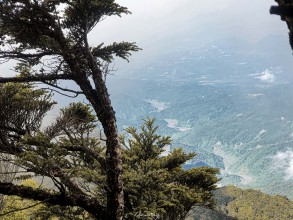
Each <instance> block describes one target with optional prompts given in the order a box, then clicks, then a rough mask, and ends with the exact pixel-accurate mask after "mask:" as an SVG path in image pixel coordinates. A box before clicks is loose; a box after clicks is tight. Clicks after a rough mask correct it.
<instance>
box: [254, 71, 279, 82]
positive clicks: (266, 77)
mask: <svg viewBox="0 0 293 220" xmlns="http://www.w3.org/2000/svg"><path fill="white" fill-rule="evenodd" d="M255 78H256V79H259V80H260V81H263V82H268V83H273V82H275V80H276V77H275V75H274V74H273V73H272V72H271V71H270V70H268V69H266V70H265V71H263V72H261V73H257V74H256V77H255Z"/></svg>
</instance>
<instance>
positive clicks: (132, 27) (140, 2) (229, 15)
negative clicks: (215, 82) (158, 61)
mask: <svg viewBox="0 0 293 220" xmlns="http://www.w3.org/2000/svg"><path fill="white" fill-rule="evenodd" d="M117 2H118V3H119V4H121V5H123V6H126V7H128V9H129V10H130V11H131V12H132V14H131V15H123V16H122V17H121V18H120V17H114V16H113V17H109V18H106V19H105V20H104V21H102V22H101V23H99V24H98V25H97V27H96V28H95V29H94V30H93V31H92V33H91V34H90V42H91V44H92V45H93V46H94V45H97V44H100V43H101V42H105V43H106V44H109V43H111V42H113V41H117V42H119V41H129V42H137V45H138V46H139V47H141V48H142V49H143V51H140V52H138V53H135V55H134V56H133V57H132V58H131V63H130V64H128V67H130V68H131V66H132V65H137V64H139V65H142V64H147V63H148V61H150V62H151V61H152V60H154V59H155V58H156V57H157V56H161V55H163V54H165V53H169V52H172V51H176V50H178V49H180V48H190V47H193V46H196V45H198V44H201V43H206V42H213V41H215V40H218V39H229V38H232V37H237V38H242V39H244V40H246V41H250V42H257V41H259V40H261V39H263V38H265V37H266V36H268V35H271V34H276V35H283V36H284V40H286V41H288V39H287V32H288V30H287V27H286V24H285V22H282V21H281V20H280V18H279V17H278V16H274V15H270V14H269V8H270V6H271V5H273V4H275V2H274V1H273V0H271V1H268V0H245V1H240V0H237V1H236V0H201V1H199V0H180V1H177V0H118V1H117ZM288 48H289V47H288ZM118 64H120V62H118ZM10 66H11V64H9V63H8V64H5V65H2V66H0V71H1V70H2V73H1V75H2V76H5V75H7V73H8V71H7V69H8V68H9V67H10Z"/></svg>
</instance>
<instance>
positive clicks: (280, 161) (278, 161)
mask: <svg viewBox="0 0 293 220" xmlns="http://www.w3.org/2000/svg"><path fill="white" fill-rule="evenodd" d="M272 159H273V165H274V167H276V168H277V169H278V170H281V171H283V172H284V173H285V174H286V175H285V179H286V180H290V179H291V180H293V150H287V151H285V152H278V153H277V154H276V155H274V156H272Z"/></svg>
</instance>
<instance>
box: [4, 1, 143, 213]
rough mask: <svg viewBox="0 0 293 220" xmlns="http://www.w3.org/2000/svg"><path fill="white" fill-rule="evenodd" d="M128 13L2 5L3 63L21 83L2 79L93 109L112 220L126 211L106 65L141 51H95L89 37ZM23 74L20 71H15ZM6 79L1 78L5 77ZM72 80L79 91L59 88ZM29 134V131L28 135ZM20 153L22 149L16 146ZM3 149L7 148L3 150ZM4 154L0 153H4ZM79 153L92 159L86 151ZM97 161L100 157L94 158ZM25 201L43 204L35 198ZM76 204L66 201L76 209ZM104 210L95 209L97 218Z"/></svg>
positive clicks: (53, 4)
mask: <svg viewBox="0 0 293 220" xmlns="http://www.w3.org/2000/svg"><path fill="white" fill-rule="evenodd" d="M129 13H130V12H129V11H128V10H127V8H125V7H122V6H120V5H119V4H117V3H115V1H114V0H66V1H65V0H64V1H61V0H60V1H56V0H54V1H53V0H47V1H41V0H3V1H1V2H0V58H1V60H2V61H11V60H13V61H16V62H18V63H20V64H21V65H22V67H23V66H25V67H27V69H26V71H24V69H23V68H21V73H22V77H2V78H0V83H5V82H41V83H44V84H47V85H48V86H49V87H50V88H51V89H52V88H53V89H57V90H59V92H60V91H61V92H65V93H73V94H75V95H79V94H83V95H85V97H86V98H87V100H88V101H89V103H90V104H91V106H92V107H93V109H94V111H95V114H96V116H97V118H98V120H99V121H100V122H101V124H102V126H103V129H104V133H105V136H106V139H107V140H106V159H105V163H103V164H101V166H104V169H105V170H106V173H107V187H106V188H107V206H106V212H107V213H108V217H107V218H108V219H122V216H123V210H124V196H123V181H122V160H121V148H120V144H119V139H118V130H117V126H116V118H115V112H114V110H113V108H112V105H111V101H110V98H109V93H108V91H107V87H106V84H105V81H104V77H105V75H106V74H107V73H108V72H107V70H108V65H109V63H110V62H111V61H113V59H114V57H115V56H117V57H121V58H123V59H128V56H129V55H130V51H137V50H139V48H138V47H137V46H136V45H135V44H134V43H127V42H122V43H113V44H111V45H107V46H105V45H104V44H103V43H101V44H100V45H98V46H95V47H91V46H90V45H89V43H88V34H89V33H90V32H91V30H92V29H93V28H94V27H95V26H96V24H97V23H99V22H100V21H101V20H103V19H104V18H105V17H107V16H121V15H122V14H129ZM15 70H16V72H17V71H19V69H18V68H16V69H15ZM2 76H3V75H2ZM61 80H72V81H74V82H75V83H76V84H77V86H78V87H79V89H80V90H78V91H75V90H72V89H68V88H62V87H60V84H59V81H61ZM24 131H25V132H26V133H29V132H31V131H30V130H29V129H25V130H24ZM14 147H15V150H19V146H14ZM3 149H5V146H3ZM3 149H1V151H2V152H5V151H6V150H3ZM76 149H78V150H77V151H78V152H81V153H84V154H85V155H88V156H92V155H89V154H90V151H89V150H88V149H87V148H84V147H79V148H76ZM94 155H95V156H97V158H98V157H99V155H97V153H95V154H94ZM21 190H25V189H24V188H21V187H19V186H15V185H12V184H4V183H1V185H0V192H1V193H7V192H10V193H12V192H13V193H14V194H21V192H22V191H21ZM23 196H26V197H28V198H29V197H34V199H38V200H45V199H46V198H45V197H46V196H47V195H46V196H41V192H38V196H37V195H36V194H34V193H33V192H32V193H31V194H25V195H23ZM74 199H77V198H72V199H70V198H63V199H62V201H63V204H64V205H65V204H68V205H69V204H72V203H74ZM99 209H100V205H98V204H96V211H93V212H96V213H98V212H99Z"/></svg>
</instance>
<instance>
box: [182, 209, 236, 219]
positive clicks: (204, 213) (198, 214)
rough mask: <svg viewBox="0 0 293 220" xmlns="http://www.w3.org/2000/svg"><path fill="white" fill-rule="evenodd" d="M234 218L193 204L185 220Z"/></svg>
mask: <svg viewBox="0 0 293 220" xmlns="http://www.w3.org/2000/svg"><path fill="white" fill-rule="evenodd" d="M235 219H236V218H233V217H230V216H227V215H225V214H224V213H222V212H220V211H216V210H211V209H208V208H205V207H202V206H194V207H192V209H191V210H190V211H189V212H188V213H187V215H186V217H185V220H235Z"/></svg>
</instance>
